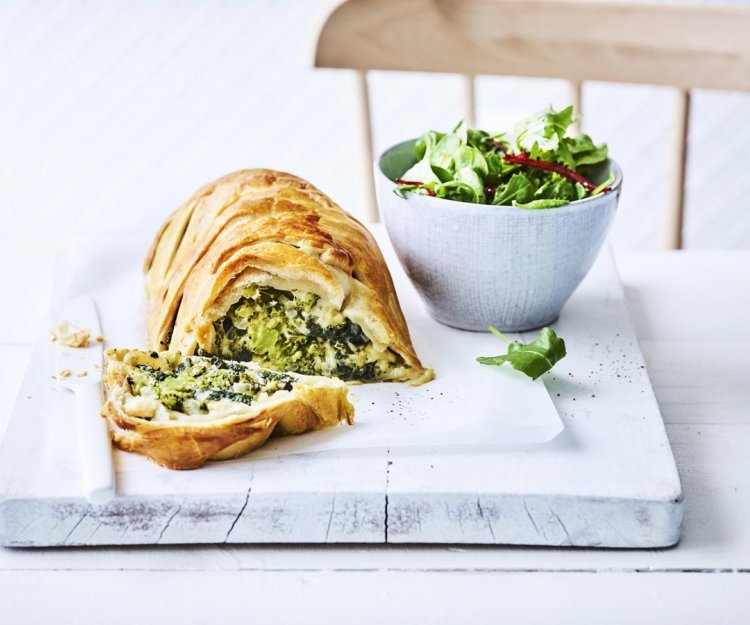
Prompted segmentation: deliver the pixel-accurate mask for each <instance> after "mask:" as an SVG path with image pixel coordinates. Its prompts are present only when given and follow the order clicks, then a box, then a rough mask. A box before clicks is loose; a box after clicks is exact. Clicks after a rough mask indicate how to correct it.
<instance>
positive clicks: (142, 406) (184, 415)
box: [126, 356, 295, 421]
mask: <svg viewBox="0 0 750 625" xmlns="http://www.w3.org/2000/svg"><path fill="white" fill-rule="evenodd" d="M294 382H295V378H294V377H293V376H290V375H286V374H284V373H278V372H276V371H265V370H261V369H256V368H254V367H253V366H252V365H246V364H243V363H238V362H226V361H224V360H222V359H220V358H216V357H212V358H205V357H201V356H190V357H186V358H183V359H182V360H180V362H179V363H178V364H177V365H176V366H174V367H170V368H167V369H164V368H155V367H152V366H150V365H147V364H138V365H135V366H134V367H133V368H132V370H131V371H130V374H129V375H128V383H129V385H130V391H131V394H132V396H131V397H129V398H128V399H127V400H126V409H127V410H128V412H129V413H130V414H132V415H133V416H137V417H141V418H144V419H157V420H180V421H202V420H206V419H207V418H209V417H210V418H219V417H224V416H230V415H231V414H234V413H237V412H242V411H244V410H246V409H247V406H249V405H252V404H254V403H256V402H260V401H264V400H266V399H268V397H269V396H271V395H272V394H274V393H278V392H283V391H291V390H292V388H293V385H294Z"/></svg>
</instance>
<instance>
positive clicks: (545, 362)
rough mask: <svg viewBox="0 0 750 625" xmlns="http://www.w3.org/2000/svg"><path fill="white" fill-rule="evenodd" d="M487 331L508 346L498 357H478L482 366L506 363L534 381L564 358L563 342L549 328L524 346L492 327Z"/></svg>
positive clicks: (543, 329)
mask: <svg viewBox="0 0 750 625" xmlns="http://www.w3.org/2000/svg"><path fill="white" fill-rule="evenodd" d="M489 330H490V332H492V334H494V335H495V336H497V337H498V338H500V339H502V340H503V341H505V342H506V343H507V344H508V353H507V354H505V355H500V356H480V357H479V358H477V361H478V362H479V363H481V364H483V365H497V366H500V365H502V364H504V363H506V362H507V363H508V364H510V366H511V367H513V368H514V369H516V370H518V371H520V372H522V373H525V374H526V375H527V376H529V377H530V378H531V379H532V380H536V379H537V378H538V377H539V376H540V375H542V374H544V373H547V371H549V370H550V369H552V367H554V366H555V364H557V363H558V362H560V360H562V359H563V358H565V354H566V352H565V341H564V340H563V339H561V338H560V337H559V336H557V334H555V331H554V330H551V329H550V328H542V329H541V331H540V332H539V336H537V337H536V339H534V340H533V341H532V342H531V343H525V344H524V343H518V342H515V341H510V340H509V339H508V338H507V337H506V336H505V335H504V334H503V333H502V332H500V331H499V330H496V329H495V328H493V327H492V326H490V328H489Z"/></svg>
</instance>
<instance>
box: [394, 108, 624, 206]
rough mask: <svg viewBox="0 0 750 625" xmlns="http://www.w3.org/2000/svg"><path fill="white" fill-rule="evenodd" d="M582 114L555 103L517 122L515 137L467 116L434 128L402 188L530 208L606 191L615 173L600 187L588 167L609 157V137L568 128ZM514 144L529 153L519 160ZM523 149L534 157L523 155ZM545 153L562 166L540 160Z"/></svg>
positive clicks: (421, 141)
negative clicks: (597, 139) (471, 123)
mask: <svg viewBox="0 0 750 625" xmlns="http://www.w3.org/2000/svg"><path fill="white" fill-rule="evenodd" d="M575 121H576V117H575V115H574V113H573V107H571V106H569V107H567V108H565V109H563V110H561V111H555V110H554V109H552V108H549V109H547V110H545V111H541V112H540V113H537V114H535V115H532V116H531V117H528V118H527V119H524V120H522V121H520V122H519V123H517V124H516V125H515V127H514V137H513V142H512V143H511V142H508V141H506V139H505V135H504V134H503V133H500V134H495V135H490V134H489V133H488V132H486V131H484V130H478V129H472V128H468V127H467V126H466V124H465V123H464V122H463V121H462V122H459V123H458V124H457V125H456V126H455V127H454V128H453V129H452V130H451V131H450V132H447V133H442V132H437V131H434V130H431V131H429V132H427V133H425V134H423V135H422V136H421V137H420V138H419V139H418V140H417V142H416V145H415V153H416V156H417V162H416V163H415V164H414V165H413V166H412V167H411V168H409V169H408V170H407V171H405V172H404V173H403V174H402V175H401V176H400V178H399V181H403V182H400V183H399V186H398V187H397V188H396V190H395V191H396V193H397V194H399V195H401V196H403V195H404V194H405V193H406V192H409V193H420V194H429V195H435V196H436V197H438V198H444V199H451V200H457V201H460V202H471V203H478V204H483V203H486V204H493V205H501V206H518V207H521V208H526V209H540V208H555V207H558V206H563V205H565V204H567V203H568V202H574V201H576V200H581V199H585V198H587V197H592V196H593V195H596V194H598V193H602V192H606V191H607V190H608V189H609V187H610V186H611V185H612V183H613V182H614V178H613V176H610V179H608V180H607V181H606V182H605V183H603V184H601V185H598V186H596V187H595V185H594V184H592V183H590V182H588V181H587V180H586V179H585V173H582V172H586V171H589V170H590V168H591V167H592V166H593V165H597V164H599V163H602V162H604V161H606V159H607V156H608V152H607V145H606V144H600V145H597V144H596V143H594V141H593V139H592V138H591V137H590V136H589V135H587V134H583V133H582V134H579V135H577V136H575V137H569V136H567V134H566V133H567V132H568V130H569V129H570V126H571V124H573V122H575ZM512 145H515V147H516V149H517V150H519V152H520V153H522V154H516V155H515V157H516V158H515V160H514V162H511V159H509V158H508V157H507V156H506V154H510V150H511V146H512ZM520 156H523V160H524V161H526V162H520V163H519V162H518V161H519V157H520ZM538 161H546V162H548V163H555V164H556V165H555V167H556V168H557V169H554V168H552V169H554V171H551V170H550V168H549V167H547V168H545V167H540V166H539V165H534V162H538ZM560 166H562V167H560ZM581 180H582V181H583V183H585V186H584V184H582V183H581ZM414 183H416V184H414Z"/></svg>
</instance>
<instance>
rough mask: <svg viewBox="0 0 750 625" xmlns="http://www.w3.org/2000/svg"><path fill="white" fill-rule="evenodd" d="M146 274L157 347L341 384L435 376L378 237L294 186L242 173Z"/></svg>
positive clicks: (193, 213)
mask: <svg viewBox="0 0 750 625" xmlns="http://www.w3.org/2000/svg"><path fill="white" fill-rule="evenodd" d="M145 274H146V291H147V297H148V335H149V340H150V343H151V346H152V347H153V348H154V349H165V348H169V349H171V350H176V351H180V352H182V353H185V354H193V353H208V354H217V355H220V356H222V357H225V358H233V359H239V360H253V361H256V362H258V363H259V364H261V365H263V366H267V367H271V368H273V369H277V370H282V371H296V372H300V373H304V374H315V375H326V376H336V377H340V378H342V379H345V380H361V381H376V380H391V381H403V382H407V383H410V384H414V385H416V384H421V383H423V382H427V381H429V380H431V379H432V378H433V377H434V375H433V372H432V370H431V369H428V368H425V367H423V366H422V364H421V363H420V361H419V358H418V357H417V355H416V353H415V352H414V348H413V346H412V344H411V339H410V337H409V330H408V328H407V326H406V322H405V320H404V316H403V314H402V312H401V308H400V306H399V302H398V299H397V297H396V292H395V290H394V288H393V282H392V280H391V276H390V273H389V272H388V268H387V266H386V264H385V261H384V259H383V256H382V254H381V252H380V249H379V248H378V246H377V243H376V242H375V240H374V239H373V237H372V235H371V234H370V233H369V232H368V231H367V229H366V228H365V227H364V226H363V225H362V224H361V223H360V222H359V221H357V220H356V219H354V218H353V217H352V216H351V215H349V214H348V213H346V212H345V211H344V210H342V209H341V208H340V207H339V206H337V205H336V204H335V203H334V202H333V201H331V200H330V199H329V198H328V197H327V196H325V195H324V194H323V193H321V192H320V191H318V190H317V189H316V188H315V187H313V186H312V185H311V184H309V183H307V182H305V181H304V180H301V179H300V178H297V177H296V176H292V175H290V174H285V173H281V172H277V171H271V170H266V169H253V170H244V171H239V172H236V173H233V174H229V175H227V176H224V177H223V178H219V179H218V180H216V181H215V182H212V183H210V184H208V185H206V186H204V187H202V188H201V189H199V190H198V191H197V192H196V193H195V194H194V195H193V196H192V197H191V198H190V199H189V200H188V201H187V202H186V203H185V204H183V205H182V206H181V207H180V208H178V209H177V211H175V213H174V214H173V215H172V216H171V217H170V218H169V220H168V221H167V222H166V223H165V224H164V226H163V227H162V228H161V230H160V232H159V234H158V235H157V237H156V240H155V241H154V243H153V245H152V247H151V250H150V251H149V253H148V256H147V259H146V263H145Z"/></svg>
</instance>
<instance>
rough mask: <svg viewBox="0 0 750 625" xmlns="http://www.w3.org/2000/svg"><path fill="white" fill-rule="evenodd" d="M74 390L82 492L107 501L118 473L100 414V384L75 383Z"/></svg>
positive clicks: (112, 493)
mask: <svg viewBox="0 0 750 625" xmlns="http://www.w3.org/2000/svg"><path fill="white" fill-rule="evenodd" d="M74 390H75V395H76V425H77V428H76V429H77V430H78V453H79V455H80V459H81V474H82V482H83V494H84V496H85V497H86V499H88V500H89V501H90V502H91V503H94V504H102V503H106V502H107V501H109V500H110V499H112V497H114V496H115V474H114V466H113V464H112V443H111V442H110V440H109V430H108V428H107V421H106V419H103V418H102V416H101V414H100V413H101V409H102V390H101V386H100V385H99V384H98V383H95V382H92V383H91V384H76V386H75V388H74Z"/></svg>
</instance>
